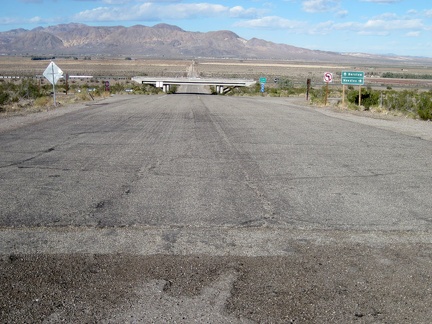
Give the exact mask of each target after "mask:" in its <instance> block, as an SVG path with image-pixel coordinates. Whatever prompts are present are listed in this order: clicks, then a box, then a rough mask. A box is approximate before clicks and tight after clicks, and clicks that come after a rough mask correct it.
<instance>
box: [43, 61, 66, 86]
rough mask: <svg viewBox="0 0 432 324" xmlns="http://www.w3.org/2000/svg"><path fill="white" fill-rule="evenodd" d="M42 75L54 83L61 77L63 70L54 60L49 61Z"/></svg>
mask: <svg viewBox="0 0 432 324" xmlns="http://www.w3.org/2000/svg"><path fill="white" fill-rule="evenodd" d="M43 76H44V77H45V78H46V79H47V80H48V81H49V82H51V84H52V85H54V84H56V83H57V81H58V80H60V79H61V78H62V77H63V71H62V70H61V69H60V68H59V67H58V66H57V65H56V64H55V63H54V62H51V63H50V64H49V65H48V67H47V68H46V69H45V71H44V73H43Z"/></svg>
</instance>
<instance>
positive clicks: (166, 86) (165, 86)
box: [162, 84, 170, 93]
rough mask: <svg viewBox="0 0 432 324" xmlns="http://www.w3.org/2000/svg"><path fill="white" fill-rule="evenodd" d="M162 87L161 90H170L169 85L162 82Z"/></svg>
mask: <svg viewBox="0 0 432 324" xmlns="http://www.w3.org/2000/svg"><path fill="white" fill-rule="evenodd" d="M162 89H163V92H165V93H167V92H169V91H170V85H169V84H164V85H163V88H162Z"/></svg>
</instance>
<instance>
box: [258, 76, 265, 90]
mask: <svg viewBox="0 0 432 324" xmlns="http://www.w3.org/2000/svg"><path fill="white" fill-rule="evenodd" d="M259 81H260V84H261V93H264V91H265V84H266V83H267V78H264V77H261V78H260V79H259Z"/></svg>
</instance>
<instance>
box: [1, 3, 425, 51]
mask: <svg viewBox="0 0 432 324" xmlns="http://www.w3.org/2000/svg"><path fill="white" fill-rule="evenodd" d="M69 22H77V23H85V24H88V25H92V26H96V25H98V26H108V25H109V26H112V25H123V26H132V25H136V24H141V25H146V26H153V25H155V24H158V23H162V22H163V23H168V24H172V25H177V26H179V27H180V28H183V29H184V30H187V31H199V32H207V31H214V30H224V29H225V30H231V31H233V32H235V33H237V34H238V35H239V36H240V37H243V38H245V39H250V38H253V37H257V38H261V39H265V40H268V41H272V42H276V43H284V44H289V45H294V46H299V47H305V48H309V49H319V50H328V51H338V52H365V53H376V54H398V55H413V56H428V57H432V1H430V0H279V1H276V0H249V1H245V0H208V1H206V0H202V1H194V0H5V1H2V3H1V9H0V31H7V30H11V29H15V28H25V29H33V28H35V27H38V26H43V27H46V26H49V25H56V24H60V23H69Z"/></svg>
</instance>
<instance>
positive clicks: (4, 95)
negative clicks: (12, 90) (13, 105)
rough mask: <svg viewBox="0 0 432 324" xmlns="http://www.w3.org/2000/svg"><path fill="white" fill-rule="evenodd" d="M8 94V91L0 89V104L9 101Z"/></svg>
mask: <svg viewBox="0 0 432 324" xmlns="http://www.w3.org/2000/svg"><path fill="white" fill-rule="evenodd" d="M9 98H10V95H9V93H8V92H5V91H1V92H0V105H5V104H7V103H8V102H9Z"/></svg>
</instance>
